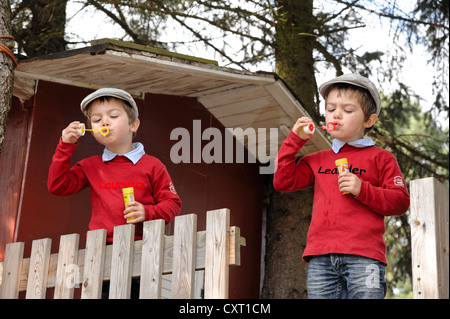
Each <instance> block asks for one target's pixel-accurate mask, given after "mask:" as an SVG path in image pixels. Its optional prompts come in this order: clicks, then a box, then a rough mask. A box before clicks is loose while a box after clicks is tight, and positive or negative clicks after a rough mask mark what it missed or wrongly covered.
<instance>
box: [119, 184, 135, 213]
mask: <svg viewBox="0 0 450 319" xmlns="http://www.w3.org/2000/svg"><path fill="white" fill-rule="evenodd" d="M122 194H123V201H124V203H125V208H127V205H128V203H129V202H133V201H134V188H133V187H128V188H122ZM135 218H136V217H130V218H127V220H133V219H135Z"/></svg>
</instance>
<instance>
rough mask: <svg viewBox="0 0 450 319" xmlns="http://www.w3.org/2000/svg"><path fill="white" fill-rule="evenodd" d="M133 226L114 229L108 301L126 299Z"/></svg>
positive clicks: (130, 271) (131, 263) (129, 287)
mask: <svg viewBox="0 0 450 319" xmlns="http://www.w3.org/2000/svg"><path fill="white" fill-rule="evenodd" d="M133 250H134V225H133V224H127V225H121V226H116V227H114V238H113V247H112V259H111V280H110V286H109V298H110V299H127V298H130V293H131V276H132V273H133Z"/></svg>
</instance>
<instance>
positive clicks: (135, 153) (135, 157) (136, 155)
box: [102, 142, 145, 165]
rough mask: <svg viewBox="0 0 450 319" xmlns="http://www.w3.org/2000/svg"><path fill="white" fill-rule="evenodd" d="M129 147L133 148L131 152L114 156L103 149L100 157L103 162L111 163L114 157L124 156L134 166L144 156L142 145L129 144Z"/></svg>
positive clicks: (114, 154)
mask: <svg viewBox="0 0 450 319" xmlns="http://www.w3.org/2000/svg"><path fill="white" fill-rule="evenodd" d="M131 146H132V147H133V150H132V151H130V152H128V153H126V154H116V153H114V152H111V151H110V150H108V149H107V148H106V147H105V149H104V150H103V155H102V160H103V162H108V161H112V160H113V159H114V157H116V156H117V155H122V156H125V157H126V158H128V159H129V160H130V161H132V162H133V164H134V165H136V163H137V162H138V161H139V160H140V159H141V157H142V156H143V155H144V154H145V151H144V145H142V143H139V142H137V143H133V144H131Z"/></svg>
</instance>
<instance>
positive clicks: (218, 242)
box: [0, 208, 245, 299]
mask: <svg viewBox="0 0 450 319" xmlns="http://www.w3.org/2000/svg"><path fill="white" fill-rule="evenodd" d="M174 223H175V225H174V228H175V230H174V235H173V236H166V235H164V225H165V222H164V220H153V221H147V222H145V223H144V232H143V239H142V240H138V241H134V225H132V224H129V225H122V226H117V227H115V228H114V242H113V244H112V245H106V230H104V229H100V230H94V231H89V232H88V234H87V239H86V248H85V249H79V247H78V244H79V234H70V235H63V236H61V238H60V247H59V252H58V253H57V254H51V253H50V248H51V239H49V238H45V239H39V240H34V241H33V243H32V248H31V256H30V258H23V252H24V243H20V242H18V243H11V244H8V245H7V247H6V252H5V260H4V262H3V263H0V283H1V286H0V298H6V299H7V298H13V299H14V298H18V296H19V292H21V291H26V295H25V298H30V299H43V298H45V297H46V290H47V288H52V287H54V288H55V289H54V298H55V299H71V298H73V295H74V289H75V287H77V285H81V298H83V299H98V298H101V294H102V284H103V281H105V280H109V281H110V287H109V298H112V299H126V298H129V297H130V289H131V279H132V277H140V293H139V297H140V298H143V299H145V298H161V286H162V275H163V274H172V289H171V297H172V298H192V297H193V293H194V289H193V288H194V280H195V271H196V270H201V269H204V271H205V276H204V278H205V279H204V280H205V285H204V296H205V298H227V297H228V271H229V267H230V266H238V265H240V246H241V245H243V246H245V238H243V237H240V230H239V228H238V227H235V226H233V227H230V211H229V209H226V208H225V209H219V210H213V211H208V212H207V218H206V230H205V231H197V216H196V215H195V214H189V215H182V216H177V217H176V218H175V221H174Z"/></svg>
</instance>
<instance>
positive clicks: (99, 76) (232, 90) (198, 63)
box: [13, 39, 330, 162]
mask: <svg viewBox="0 0 450 319" xmlns="http://www.w3.org/2000/svg"><path fill="white" fill-rule="evenodd" d="M14 76H15V83H14V90H13V94H14V95H15V96H17V97H18V98H21V99H24V100H26V99H28V98H30V97H31V96H33V94H34V87H35V83H36V81H37V80H46V81H51V82H57V83H63V84H68V85H74V86H80V87H87V88H92V89H98V88H101V87H117V88H121V89H123V90H126V91H128V92H130V93H131V94H132V95H134V96H135V97H143V96H144V94H145V93H156V94H169V95H177V96H188V97H194V98H197V99H198V101H199V102H200V103H201V104H203V105H204V106H205V108H207V109H208V110H209V111H210V112H211V113H212V114H213V115H214V116H215V117H216V118H217V119H218V120H219V121H220V122H221V123H222V124H223V125H224V126H225V127H227V128H242V129H243V130H245V129H246V128H249V127H252V128H254V129H255V130H254V131H255V132H256V133H258V128H266V129H267V130H266V132H267V139H266V140H267V144H268V145H267V147H266V150H269V147H270V145H269V143H270V139H269V138H268V132H269V129H270V128H278V131H279V134H278V141H277V143H278V144H277V145H272V149H275V148H276V149H277V150H278V148H279V146H280V145H281V142H282V141H283V140H284V138H285V137H286V134H288V133H289V129H290V128H291V127H292V125H293V124H294V123H295V121H296V120H297V119H298V118H299V117H301V116H308V115H307V112H306V111H305V110H304V108H303V107H302V104H301V101H300V100H299V99H298V98H297V97H296V96H295V95H294V94H293V93H292V91H291V90H290V89H289V87H288V86H287V84H286V83H284V81H283V80H282V79H281V78H280V77H278V76H277V75H276V74H275V73H267V72H257V73H254V72H247V71H240V70H235V69H231V68H224V67H220V66H218V65H217V62H215V61H211V60H205V59H200V58H196V57H192V56H187V55H182V54H177V53H173V52H169V51H165V50H161V49H155V48H150V47H146V46H142V45H136V44H132V43H128V42H122V41H116V40H111V39H103V40H97V41H93V42H92V45H91V46H89V47H85V48H81V49H75V50H70V51H64V52H60V53H55V54H50V55H46V56H42V57H38V58H33V59H30V60H25V61H21V62H20V63H19V65H18V67H17V68H16V69H15V72H14ZM246 146H247V148H248V149H249V151H250V152H252V150H256V147H248V146H249V145H246ZM329 147H330V143H329V141H328V140H327V139H326V137H325V136H324V135H323V134H322V132H316V136H315V137H314V139H313V140H311V141H310V142H308V143H307V144H306V145H305V146H304V147H303V148H302V151H301V153H302V154H308V153H312V152H316V151H318V150H323V149H326V148H329ZM253 155H254V156H255V157H256V158H259V157H258V156H257V154H253ZM259 159H260V158H259ZM260 160H261V159H260ZM262 161H263V162H264V160H262Z"/></svg>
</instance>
